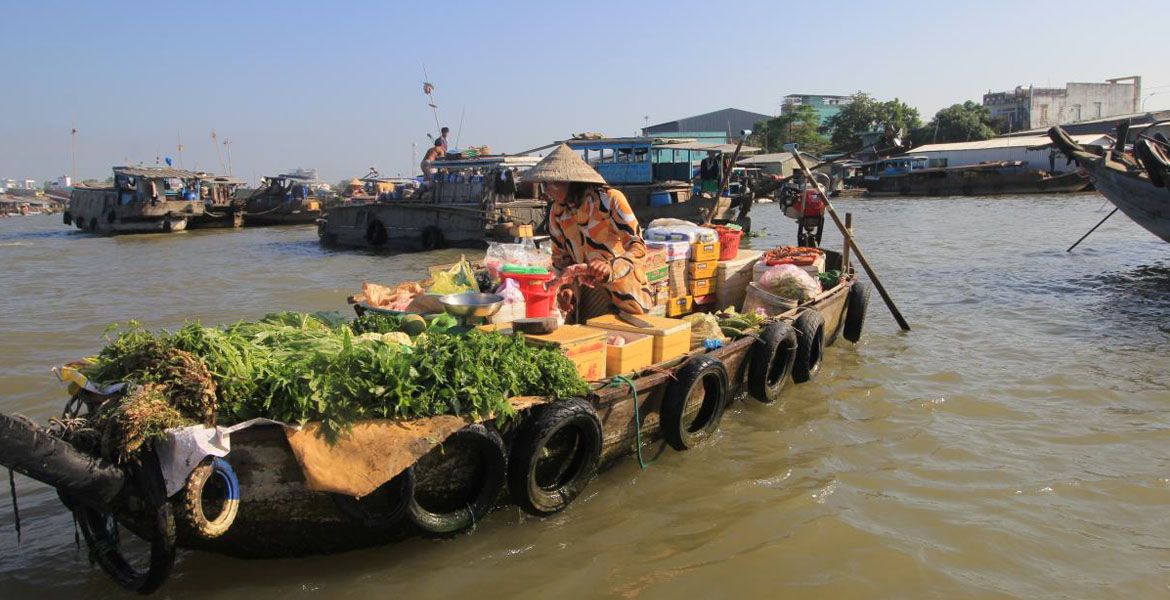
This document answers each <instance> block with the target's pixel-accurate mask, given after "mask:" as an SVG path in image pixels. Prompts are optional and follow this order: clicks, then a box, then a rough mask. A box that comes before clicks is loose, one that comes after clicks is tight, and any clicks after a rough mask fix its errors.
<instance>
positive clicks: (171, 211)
mask: <svg viewBox="0 0 1170 600" xmlns="http://www.w3.org/2000/svg"><path fill="white" fill-rule="evenodd" d="M200 177H201V176H200V175H199V174H198V173H193V172H191V171H184V170H182V169H172V168H170V167H141V166H140V167H114V183H113V185H102V186H89V185H76V186H74V187H73V192H72V193H71V194H70V197H69V209H68V210H67V211H65V214H64V217H63V219H64V222H65V224H66V225H70V224H72V225H76V226H77V228H78V229H80V230H82V231H85V232H89V233H108V234H118V233H156V232H167V233H169V232H173V231H182V230H184V229H186V228H187V225H188V224H189V223H190V222H191V220H192V219H193V218H195V217H198V216H200V215H202V214H203V209H204V205H203V201H201V200H200V199H199V192H198V190H199V181H200Z"/></svg>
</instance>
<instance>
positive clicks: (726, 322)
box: [715, 307, 767, 339]
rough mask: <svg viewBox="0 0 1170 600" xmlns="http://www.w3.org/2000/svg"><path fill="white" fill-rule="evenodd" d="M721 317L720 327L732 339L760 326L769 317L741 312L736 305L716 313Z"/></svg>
mask: <svg viewBox="0 0 1170 600" xmlns="http://www.w3.org/2000/svg"><path fill="white" fill-rule="evenodd" d="M715 316H716V317H717V318H718V319H719V328H720V330H722V331H723V335H725V336H727V337H729V338H731V339H739V338H741V337H743V336H745V335H747V334H748V333H750V332H751V331H753V330H755V329H756V328H758V327H759V326H760V325H762V324H763V323H764V320H765V319H766V318H767V317H765V316H763V315H761V314H759V313H755V312H746V313H741V312H738V311H736V310H735V308H734V307H729V308H727V309H725V310H723V311H720V312H718V313H716V315H715Z"/></svg>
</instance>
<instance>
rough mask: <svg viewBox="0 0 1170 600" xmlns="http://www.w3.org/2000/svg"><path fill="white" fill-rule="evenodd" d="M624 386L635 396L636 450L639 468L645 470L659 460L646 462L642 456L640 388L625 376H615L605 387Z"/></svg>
mask: <svg viewBox="0 0 1170 600" xmlns="http://www.w3.org/2000/svg"><path fill="white" fill-rule="evenodd" d="M622 384H625V385H627V386H629V388H630V393H632V394H633V395H634V437H635V439H636V440H637V442H636V444H637V445H636V446H635V449H636V450H637V451H638V466H639V467H642V469H643V470H645V469H646V468H647V467H649V466H650V465H652V464H654V460H657V459H653V460H651V461H650V462H646V459H645V458H644V457H643V456H642V415H641V414H640V412H639V410H638V388H637V386H635V385H634V382H633V381H630V378H629V377H626V376H625V375H615V376H614V377H613V379H611V380H610V381H609V383H607V384H605V387H618V386H620V385H622Z"/></svg>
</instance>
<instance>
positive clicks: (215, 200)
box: [187, 174, 244, 229]
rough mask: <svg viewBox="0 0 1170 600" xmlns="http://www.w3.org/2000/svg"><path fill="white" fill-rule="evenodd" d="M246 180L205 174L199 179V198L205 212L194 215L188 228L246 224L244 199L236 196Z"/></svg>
mask: <svg viewBox="0 0 1170 600" xmlns="http://www.w3.org/2000/svg"><path fill="white" fill-rule="evenodd" d="M242 185H244V182H243V181H241V180H239V179H235V178H233V177H230V176H226V175H211V174H204V175H203V176H202V177H200V179H199V198H200V199H202V200H203V214H201V215H198V216H196V217H193V218H192V219H191V221H190V222H189V223H188V224H187V228H188V229H212V228H221V227H240V226H242V225H243V224H244V201H243V200H240V199H237V198H236V189H237V188H239V187H240V186H242Z"/></svg>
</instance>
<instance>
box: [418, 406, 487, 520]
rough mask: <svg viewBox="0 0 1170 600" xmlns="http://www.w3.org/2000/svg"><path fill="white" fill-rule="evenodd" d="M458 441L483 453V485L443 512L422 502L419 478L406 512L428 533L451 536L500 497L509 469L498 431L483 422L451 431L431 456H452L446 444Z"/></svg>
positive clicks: (479, 517)
mask: <svg viewBox="0 0 1170 600" xmlns="http://www.w3.org/2000/svg"><path fill="white" fill-rule="evenodd" d="M456 442H457V443H458V444H459V445H466V446H468V447H470V448H472V449H474V451H475V452H476V453H478V454H479V458H480V459H481V460H482V469H481V473H480V481H479V482H478V483H479V485H478V486H477V489H476V490H475V492H474V493H473V494H471V495H470V497H468V498H467V499H466V501H465V502H462V503H461V506H460V507H459V508H454V509H452V510H448V511H442V512H440V511H432V510H429V509H427V508H425V507H424V506H422V505H421V504H420V503H419V499H418V496H419V494H418V493H419V489H420V485H419V484H418V483H417V482H416V485H415V487H414V493H413V494H412V495H411V497H410V502H409V504H408V505H407V508H406V516H407V518H408V519H409V520H410V523H411V524H412V525H414V526H415V527H417V528H418V529H419V530H420V531H421V532H422V533H423V534H425V535H429V536H435V537H449V536H452V535H454V534H457V533H459V532H461V531H464V530H466V529H470V528H472V527H474V526H475V524H476V522H478V521H479V520H480V519H482V518H483V517H484V516H485V515H487V514H488V512H490V511H491V509H492V507H493V506H495V503H496V499H497V498H499V496H500V491H501V490H503V488H504V483H505V481H506V478H507V472H508V457H507V451H506V450H505V448H504V440H503V439H502V438H501V437H500V434H499V433H498V432H497V431H495V430H494V429H488V428H487V427H485V426H484V425H483V424H481V423H474V424H472V425H468V426H467V427H464V428H463V429H460V430H459V431H456V432H455V433H453V434H451V436H450V437H448V438H447V440H446V441H444V442H443V445H442V446H440V447H438V448H435V449H434V450H432V451H431V452H430V453H429V454H428V455H427V456H430V455H431V454H434V453H440V455H439V456H440V457H441V459H442V460H450V459H451V458H452V451H451V450H448V449H446V448H444V447H443V446H446V445H448V444H451V445H454V444H455V443H456ZM427 456H424V457H423V458H422V459H419V460H420V462H421V461H422V460H425V459H427ZM418 467H419V463H415V466H412V467H411V469H412V470H414V471H415V477H416V478H417V477H419V475H420V474H419V472H418V470H417V469H418Z"/></svg>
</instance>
